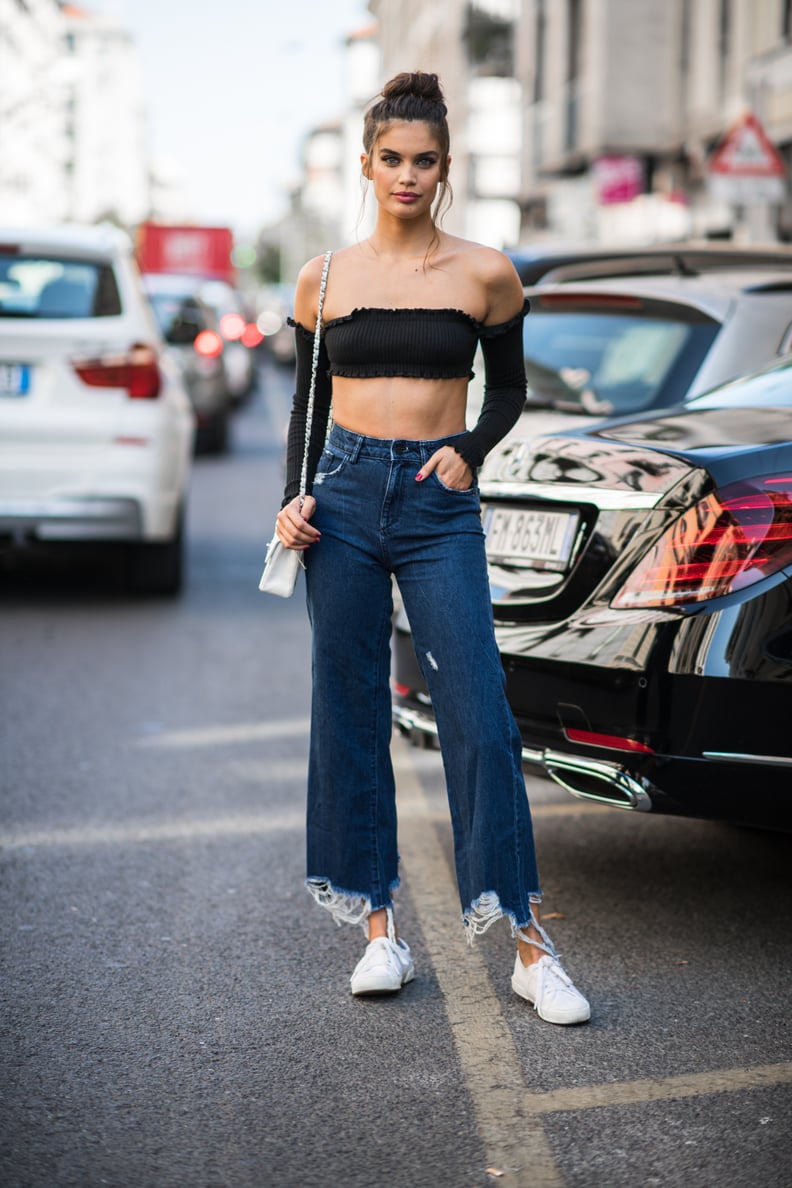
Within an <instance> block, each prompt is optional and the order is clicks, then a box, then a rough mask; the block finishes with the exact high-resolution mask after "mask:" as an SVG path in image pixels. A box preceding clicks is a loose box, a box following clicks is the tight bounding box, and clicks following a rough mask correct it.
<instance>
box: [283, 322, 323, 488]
mask: <svg viewBox="0 0 792 1188" xmlns="http://www.w3.org/2000/svg"><path fill="white" fill-rule="evenodd" d="M290 325H292V326H294V333H295V344H294V345H295V356H296V383H295V388H296V390H295V393H294V401H293V403H292V411H291V417H290V419H289V432H288V437H287V439H286V487H285V489H284V492H283V502H282V503H281V507H285V506H286V504H287V503H291V501H292V499H294V497H295V495H299V493H300V471H301V469H302V460H303V451H304V449H305V423H306V419H307V415H308V395H309V392H310V388H311V364H312V360H313V342H314V336H313V333H312V332H311V331H310V330H306V329H305V327H304V326H301V325H300V323H299V322H292V321H291V320H290ZM329 367H330V361H329V359H328V357H327V348H326V346H325V344H324V340H322V343H321V346H320V347H319V363H318V366H317V369H316V390H315V393H314V411H313V421H312V423H311V440H310V443H309V446H308V484H307V485H308V491H310V490H311V486H312V483H313V477H314V475H315V474H316V467H317V465H318V464H319V459H320V457H321V456H322V449H323V447H324V440H325V435H326V433H327V423H328V419H329V417H330V405H331V402H332V382H331V379H330V375H329Z"/></svg>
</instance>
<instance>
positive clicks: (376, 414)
mask: <svg viewBox="0 0 792 1188" xmlns="http://www.w3.org/2000/svg"><path fill="white" fill-rule="evenodd" d="M467 388H468V381H467V380H466V379H440V380H436V379H406V378H405V377H403V376H379V377H377V378H375V379H350V378H348V377H345V376H340V375H336V376H333V420H334V421H335V422H336V424H337V425H341V426H343V428H344V429H349V430H350V431H351V432H352V433H360V434H362V435H363V436H364V437H383V438H387V439H395V438H402V439H405V440H408V441H436V440H437V439H438V438H440V437H451V436H452V434H455V433H464V431H465V411H466V407H467Z"/></svg>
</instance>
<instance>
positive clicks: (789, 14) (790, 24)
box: [781, 0, 792, 41]
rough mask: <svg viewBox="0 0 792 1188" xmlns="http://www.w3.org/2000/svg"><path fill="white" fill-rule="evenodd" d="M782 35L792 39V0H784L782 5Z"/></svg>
mask: <svg viewBox="0 0 792 1188" xmlns="http://www.w3.org/2000/svg"><path fill="white" fill-rule="evenodd" d="M781 36H782V37H783V38H784V41H792V0H783V4H782V5H781Z"/></svg>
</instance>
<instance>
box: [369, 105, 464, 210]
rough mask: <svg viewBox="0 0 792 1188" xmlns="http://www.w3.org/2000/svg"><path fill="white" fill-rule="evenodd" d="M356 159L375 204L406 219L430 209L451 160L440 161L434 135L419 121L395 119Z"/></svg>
mask: <svg viewBox="0 0 792 1188" xmlns="http://www.w3.org/2000/svg"><path fill="white" fill-rule="evenodd" d="M360 160H361V164H362V167H363V176H364V177H367V178H368V179H369V180H370V181H371V182H373V184H374V195H375V197H376V199H377V202H378V203H379V205H380V206H381V207H383V208H384V209H385V210H387V211H388V212H390V213H392V214H395V215H399V216H401V217H408V218H415V217H416V216H417V215H419V214H425V213H426V212H427V211H431V209H432V203H433V202H434V198H435V195H436V193H437V187H438V185H439V184H440V182H441V181H442V180H443V178H444V177H445V176H447V173H448V166H449V164H450V162H451V158H450V157H447V158H446V160H445V161H443V160H442V158H441V156H440V148H439V146H438V140H437V136H436V135H435V133H434V131H433V129H432V126H431V124H426V123H424V122H423V120H395V121H394V122H393V123H392V124H389V125H388V127H387V128H386V129H385V131H384V132H382V133H381V135H380V136H379V138H378V140H377V141H375V143H374V146H373V148H372V150H371V154H370V155H367V154H365V153H364V154H363V155H362V156H361V158H360Z"/></svg>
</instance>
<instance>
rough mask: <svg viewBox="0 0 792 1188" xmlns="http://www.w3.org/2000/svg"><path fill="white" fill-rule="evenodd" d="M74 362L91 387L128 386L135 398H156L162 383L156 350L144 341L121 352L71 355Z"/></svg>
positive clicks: (74, 365) (73, 364)
mask: <svg viewBox="0 0 792 1188" xmlns="http://www.w3.org/2000/svg"><path fill="white" fill-rule="evenodd" d="M72 366H73V367H74V370H75V371H76V372H77V374H78V376H79V377H80V379H81V380H82V382H83V383H84V384H88V386H89V387H91V388H125V389H126V391H127V394H128V395H129V396H131V397H132V398H133V399H134V400H153V399H154V398H155V397H156V396H159V394H160V389H161V387H162V376H161V375H160V369H159V363H158V361H157V353H156V351H154V350H153V349H152V347H149V346H144V345H143V344H142V343H135V345H134V346H132V347H130V348H129V350H128V351H125V352H121V353H114V354H107V355H99V356H98V357H96V358H91V359H72Z"/></svg>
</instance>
